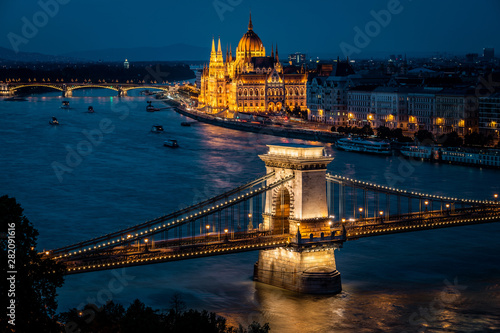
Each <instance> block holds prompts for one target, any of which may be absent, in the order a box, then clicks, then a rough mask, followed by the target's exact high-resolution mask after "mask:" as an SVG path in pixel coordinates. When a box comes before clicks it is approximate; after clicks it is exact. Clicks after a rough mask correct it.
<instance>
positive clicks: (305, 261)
mask: <svg viewBox="0 0 500 333" xmlns="http://www.w3.org/2000/svg"><path fill="white" fill-rule="evenodd" d="M268 147H269V152H268V153H267V154H263V155H260V156H259V157H260V158H261V159H262V160H263V161H264V162H265V165H266V173H265V175H263V176H262V177H260V178H258V179H255V180H252V181H250V182H248V183H246V184H244V185H241V186H239V187H237V188H234V189H232V190H230V191H227V192H225V193H222V194H220V195H217V196H215V197H212V198H209V199H207V200H205V201H202V202H199V203H197V204H194V205H191V206H189V207H186V208H184V209H181V210H178V211H176V212H172V213H169V214H166V215H164V216H160V217H158V218H155V219H152V220H150V221H146V222H143V223H140V224H137V225H135V226H133V227H128V228H123V229H122V230H118V231H115V232H112V233H109V234H106V235H102V236H99V237H95V238H93V239H89V240H85V241H82V242H79V243H76V244H71V245H68V246H65V247H61V248H58V249H53V250H50V251H46V252H45V253H44V256H45V257H47V258H51V259H53V260H56V261H59V262H62V263H64V264H65V265H66V267H67V274H81V273H86V272H92V271H100V270H109V269H115V268H119V267H128V266H138V265H150V264H157V263H164V262H169V261H177V260H187V259H192V258H200V257H208V256H216V255H223V254H230V253H238V252H245V251H255V250H260V252H259V259H258V261H257V263H256V264H255V267H254V279H255V280H256V281H260V282H263V283H267V284H271V285H274V286H278V287H281V288H285V289H289V290H294V291H298V292H303V293H312V294H327V293H337V292H339V291H340V290H341V280H340V273H339V272H338V270H337V267H336V264H335V256H334V251H335V249H338V248H340V247H342V244H343V243H344V242H347V241H353V240H356V239H359V238H364V237H373V236H381V235H387V234H394V233H402V232H415V231H419V230H428V229H437V228H449V227H457V226H463V225H472V224H482V223H491V222H497V221H499V220H500V205H499V203H498V202H497V201H496V200H478V199H467V198H459V197H450V196H441V195H434V194H426V193H420V192H414V191H410V190H407V189H398V188H393V187H388V186H383V185H380V184H374V183H370V182H367V181H362V180H355V179H350V178H347V177H343V176H340V175H334V174H329V173H326V169H327V165H328V164H329V163H330V162H331V161H332V160H333V158H332V157H330V156H326V155H325V152H324V148H323V147H317V146H305V145H269V146H268Z"/></svg>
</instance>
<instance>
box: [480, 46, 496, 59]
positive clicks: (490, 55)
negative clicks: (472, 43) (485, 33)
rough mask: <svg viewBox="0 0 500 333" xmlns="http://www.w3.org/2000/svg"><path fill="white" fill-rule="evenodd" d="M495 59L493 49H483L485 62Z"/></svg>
mask: <svg viewBox="0 0 500 333" xmlns="http://www.w3.org/2000/svg"><path fill="white" fill-rule="evenodd" d="M493 58H495V49H494V48H491V47H485V48H484V49H483V59H484V60H486V61H491V60H493Z"/></svg>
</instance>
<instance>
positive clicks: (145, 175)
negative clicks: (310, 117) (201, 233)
mask: <svg viewBox="0 0 500 333" xmlns="http://www.w3.org/2000/svg"><path fill="white" fill-rule="evenodd" d="M113 93H114V92H113ZM106 95H107V96H106ZM110 95H111V94H108V93H107V92H106V91H98V90H97V91H84V92H82V91H79V92H75V96H74V97H72V98H68V99H67V100H69V101H70V104H71V107H72V108H71V109H69V110H64V109H61V108H60V105H61V102H62V100H63V98H62V97H59V96H58V94H56V93H48V94H43V95H37V96H33V97H29V98H28V101H27V102H4V101H0V114H1V115H2V121H0V133H1V134H0V138H1V144H0V192H1V194H8V195H10V196H14V197H16V198H17V200H18V202H19V203H21V205H22V206H23V208H24V209H25V214H26V215H27V217H28V218H29V219H30V221H31V222H32V223H33V224H34V225H35V227H36V228H37V229H38V230H39V232H40V236H39V241H38V247H39V250H42V249H50V248H55V247H59V246H63V245H67V244H70V243H74V242H77V241H81V240H85V239H88V238H92V237H94V236H97V235H101V234H104V233H107V232H109V231H114V230H117V229H121V228H123V227H125V226H130V225H133V224H137V223H140V222H143V221H145V220H149V219H151V218H154V217H158V216H160V215H163V214H165V213H168V212H171V211H173V210H176V209H178V208H179V207H182V206H185V205H188V204H192V203H193V202H194V201H198V200H200V198H203V197H206V196H211V195H215V194H217V193H220V192H223V191H225V190H227V189H230V188H232V187H235V186H237V185H240V184H242V183H245V182H246V181H248V180H251V179H254V178H256V177H258V176H259V175H262V174H263V173H264V172H265V168H264V163H263V162H262V161H261V160H260V159H259V158H258V157H257V155H258V154H262V153H265V152H266V150H267V147H266V144H272V143H288V142H293V143H311V142H305V141H301V140H288V139H284V138H277V137H272V136H267V135H260V134H255V133H245V132H238V131H233V130H228V129H223V128H219V127H215V126H211V125H206V124H201V123H196V124H195V125H193V126H191V127H181V126H180V123H181V122H182V121H186V118H184V117H182V116H180V115H178V114H177V113H175V112H173V111H170V110H165V111H161V112H155V113H148V112H146V111H145V106H146V100H147V99H149V98H147V97H128V98H118V97H113V96H110ZM99 96H100V97H99ZM103 96H104V97H103ZM153 104H155V106H161V105H160V103H159V102H154V103H153ZM89 105H92V106H93V107H94V109H95V113H94V114H89V113H86V110H87V107H88V106H89ZM52 116H55V117H57V118H58V119H59V122H60V123H61V125H60V126H51V125H49V123H48V121H49V120H50V118H51V117H52ZM154 124H162V125H163V126H164V128H165V132H166V133H164V134H161V135H158V134H153V133H150V128H151V126H152V125H154ZM167 138H173V139H176V140H177V141H178V142H179V144H180V145H181V148H180V149H177V150H172V149H169V148H165V147H163V146H162V143H163V141H164V140H165V139H167ZM315 144H317V143H315ZM326 149H327V151H328V152H329V153H331V154H332V155H333V156H334V157H335V160H334V161H333V162H332V163H331V164H330V165H329V167H328V168H329V170H330V171H331V172H333V173H336V174H342V175H345V176H348V177H352V178H356V179H360V180H365V181H372V182H376V183H379V184H382V185H391V186H395V187H399V188H404V189H410V190H416V191H421V192H426V193H434V194H442V195H448V196H455V197H468V198H474V199H486V198H488V199H491V198H492V196H493V194H494V193H499V192H500V171H495V170H487V169H479V168H469V167H462V166H450V165H438V164H431V163H414V164H410V163H409V162H407V161H404V160H400V159H398V158H397V157H379V156H368V155H361V154H356V153H346V152H340V151H337V150H334V149H332V147H331V146H330V145H326ZM499 237H500V223H497V224H489V225H478V226H465V227H457V228H450V229H441V230H432V231H422V232H415V233H407V234H399V235H390V236H381V237H374V238H368V239H362V240H357V241H354V242H349V243H346V244H345V245H344V247H343V248H342V249H340V250H339V251H337V252H336V262H337V269H338V270H339V271H340V272H341V274H342V281H343V292H342V293H341V294H339V295H335V296H307V295H300V294H296V293H292V292H288V291H284V290H281V289H278V288H274V287H270V286H267V285H262V284H259V283H255V282H253V281H252V273H253V264H254V263H255V261H256V260H257V257H258V252H247V253H242V254H233V255H226V256H219V257H213V258H204V259H192V260H187V261H182V262H174V263H164V264H158V265H151V266H141V267H136V268H127V269H125V270H117V271H105V272H96V273H88V274H83V275H72V276H68V277H67V278H66V282H65V285H64V286H63V287H62V288H61V289H59V296H58V301H59V311H65V310H67V309H69V308H72V307H79V306H81V305H83V304H84V303H86V302H88V301H90V302H93V303H96V304H98V305H102V303H103V302H105V301H107V300H109V299H112V300H114V301H115V302H119V303H122V304H123V305H125V306H127V305H128V304H129V303H130V302H132V301H133V300H134V299H136V298H139V299H140V300H141V301H143V302H145V303H146V304H147V305H149V306H152V307H154V308H158V309H165V308H169V307H170V298H171V296H172V295H173V294H174V293H175V292H179V293H180V294H182V298H183V299H184V301H185V302H186V303H187V306H188V307H192V308H197V309H207V310H209V311H214V312H217V313H218V314H220V315H223V316H225V317H226V318H228V320H229V321H230V323H231V324H233V325H235V324H236V323H242V324H244V325H247V324H248V323H251V322H252V321H254V320H256V321H259V322H261V323H264V322H269V323H270V325H271V329H272V332H377V331H378V332H456V331H461V332H493V331H500V257H499V255H500V242H499V240H498V239H499ZM117 276H118V277H119V278H117ZM117 281H118V283H117Z"/></svg>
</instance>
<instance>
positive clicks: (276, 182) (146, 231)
mask: <svg viewBox="0 0 500 333" xmlns="http://www.w3.org/2000/svg"><path fill="white" fill-rule="evenodd" d="M293 177H294V176H293V175H290V176H288V177H286V178H283V179H280V180H277V181H275V182H273V183H271V184H269V185H267V186H265V187H259V188H258V189H256V190H252V191H250V192H247V193H245V194H243V195H240V196H238V197H237V198H233V199H230V200H229V201H225V202H224V203H220V204H218V205H215V206H212V207H210V208H207V209H205V210H203V211H201V210H200V211H199V212H197V213H194V214H191V215H190V216H186V217H183V218H181V219H180V220H179V219H178V220H176V221H172V222H170V223H167V224H163V225H160V226H157V227H155V228H152V229H149V230H145V231H141V232H137V233H135V235H133V234H128V235H127V237H126V238H123V237H120V238H118V239H116V241H115V240H113V241H108V242H103V243H102V244H99V245H94V246H93V247H88V248H85V249H83V250H78V251H76V250H75V251H74V252H69V253H65V254H64V255H60V256H58V257H55V258H54V259H59V258H62V257H68V256H73V255H78V254H81V253H82V252H87V251H92V250H98V249H100V248H102V247H107V246H109V245H118V244H121V243H124V242H128V241H130V240H131V239H132V240H134V239H136V238H140V237H141V236H142V235H145V234H147V233H148V232H150V233H151V232H155V231H158V230H160V229H163V228H168V227H170V226H172V225H174V224H175V223H183V222H186V221H187V220H191V219H193V218H196V217H197V216H199V215H202V214H206V213H209V212H211V211H213V210H220V209H222V208H225V207H226V206H228V205H230V204H232V203H234V202H235V201H240V200H242V199H244V198H248V197H249V196H251V195H252V194H253V193H254V192H260V191H263V190H266V188H267V189H270V188H272V187H274V186H276V185H277V184H279V183H282V182H285V181H288V180H290V179H292V178H293ZM153 221H154V220H153ZM47 252H48V253H47V255H48V254H49V253H50V252H49V251H47Z"/></svg>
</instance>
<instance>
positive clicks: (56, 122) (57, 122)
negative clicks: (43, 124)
mask: <svg viewBox="0 0 500 333" xmlns="http://www.w3.org/2000/svg"><path fill="white" fill-rule="evenodd" d="M49 124H50V125H59V121H58V120H57V118H56V117H52V119H51V120H50V121H49Z"/></svg>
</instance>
